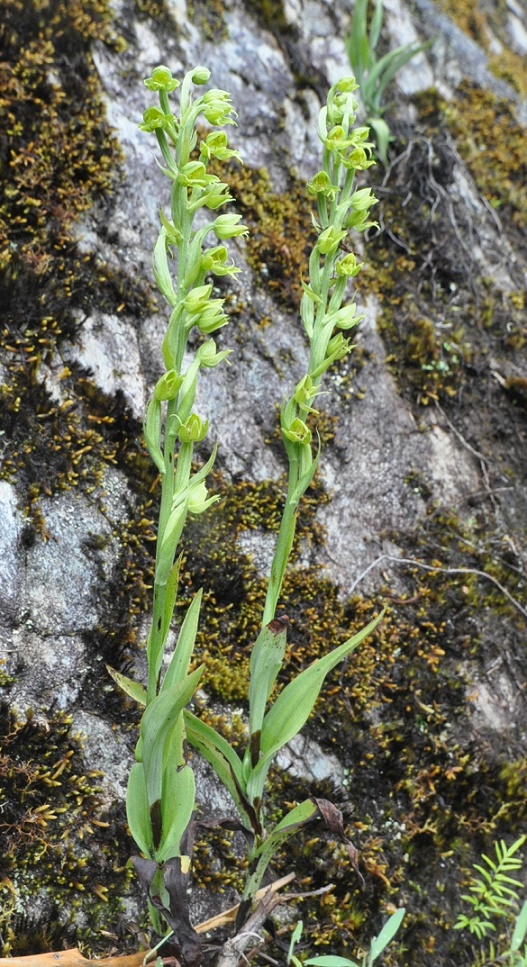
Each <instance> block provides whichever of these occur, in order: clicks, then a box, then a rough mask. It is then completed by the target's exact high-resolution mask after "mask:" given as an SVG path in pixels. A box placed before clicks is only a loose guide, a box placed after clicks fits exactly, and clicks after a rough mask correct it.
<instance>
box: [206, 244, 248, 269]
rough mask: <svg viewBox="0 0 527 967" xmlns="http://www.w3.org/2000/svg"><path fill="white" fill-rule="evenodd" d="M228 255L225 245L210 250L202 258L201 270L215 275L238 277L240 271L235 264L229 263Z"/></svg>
mask: <svg viewBox="0 0 527 967" xmlns="http://www.w3.org/2000/svg"><path fill="white" fill-rule="evenodd" d="M228 254H229V253H228V252H227V249H226V248H225V245H216V246H215V247H214V248H208V249H207V250H206V251H205V252H204V253H203V255H202V256H201V262H200V268H201V270H202V271H203V272H212V273H213V274H214V275H236V273H237V272H239V271H240V270H239V269H238V268H236V266H235V264H234V262H227V258H228Z"/></svg>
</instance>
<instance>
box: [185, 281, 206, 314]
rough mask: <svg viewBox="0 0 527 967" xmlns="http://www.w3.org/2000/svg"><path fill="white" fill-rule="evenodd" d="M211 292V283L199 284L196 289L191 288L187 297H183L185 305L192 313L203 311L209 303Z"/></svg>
mask: <svg viewBox="0 0 527 967" xmlns="http://www.w3.org/2000/svg"><path fill="white" fill-rule="evenodd" d="M211 292H212V284H211V283H209V284H208V285H198V286H196V288H195V289H191V291H190V292H189V294H188V295H187V297H186V298H185V299H183V305H184V306H185V309H186V310H187V312H190V313H191V314H192V315H194V314H195V313H196V312H201V311H202V309H204V308H205V307H206V306H207V305H208V302H209V299H210V294H211Z"/></svg>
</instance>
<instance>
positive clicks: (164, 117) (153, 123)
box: [139, 107, 175, 132]
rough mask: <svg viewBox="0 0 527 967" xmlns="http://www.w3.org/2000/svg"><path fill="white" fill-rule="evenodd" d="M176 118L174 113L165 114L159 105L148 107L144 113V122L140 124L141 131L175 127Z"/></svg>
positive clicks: (166, 129)
mask: <svg viewBox="0 0 527 967" xmlns="http://www.w3.org/2000/svg"><path fill="white" fill-rule="evenodd" d="M174 122H175V118H174V115H173V114H164V113H163V111H160V110H159V108H157V107H148V108H147V109H146V111H145V112H144V114H143V122H142V124H140V125H139V129H140V130H141V131H148V132H152V131H156V130H158V129H161V130H162V131H169V130H171V129H172V128H173V126H174Z"/></svg>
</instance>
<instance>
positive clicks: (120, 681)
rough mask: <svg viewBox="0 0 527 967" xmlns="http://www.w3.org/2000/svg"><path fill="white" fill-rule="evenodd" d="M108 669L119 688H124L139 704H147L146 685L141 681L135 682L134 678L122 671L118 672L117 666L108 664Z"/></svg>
mask: <svg viewBox="0 0 527 967" xmlns="http://www.w3.org/2000/svg"><path fill="white" fill-rule="evenodd" d="M106 669H107V671H108V674H109V675H111V676H112V678H113V680H114V682H115V683H116V684H117V685H118V686H119V688H122V690H123V692H126V694H127V695H129V696H130V698H133V699H134V701H135V702H137V704H138V705H146V688H145V687H144V685H141V683H140V682H134V680H133V678H127V676H126V675H121V673H120V672H116V671H115V668H111V667H110V665H107V666H106Z"/></svg>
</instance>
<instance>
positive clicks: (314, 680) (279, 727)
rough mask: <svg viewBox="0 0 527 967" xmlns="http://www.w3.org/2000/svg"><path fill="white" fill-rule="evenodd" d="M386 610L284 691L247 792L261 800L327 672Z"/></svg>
mask: <svg viewBox="0 0 527 967" xmlns="http://www.w3.org/2000/svg"><path fill="white" fill-rule="evenodd" d="M383 614H384V611H383V612H381V614H380V615H378V616H377V617H376V618H374V619H373V621H370V623H369V624H368V625H366V627H365V628H363V629H362V631H359V632H358V634H356V635H354V636H353V637H352V638H349V639H348V641H345V642H344V644H342V645H340V646H339V647H338V648H335V649H334V650H333V651H331V652H330V653H329V655H325V656H324V657H323V658H319V659H318V660H317V661H314V662H313V663H312V664H311V665H309V667H308V668H306V669H305V670H304V671H303V672H301V673H300V675H297V676H296V678H293V680H292V681H291V682H289V684H288V685H286V686H285V688H284V689H283V690H282V691H281V692H280V694H279V696H278V698H277V699H276V702H275V703H274V704H273V706H272V707H271V708H270V709H269V711H268V713H267V715H266V716H265V718H264V720H263V725H262V735H261V741H260V749H261V753H262V758H261V759H260V762H259V763H258V765H257V766H256V767H255V768H254V769H253V772H252V775H251V776H250V778H249V781H248V782H247V793H248V796H249V798H250V800H251V801H261V798H262V793H263V787H264V783H265V779H266V777H267V773H268V771H269V767H270V765H271V762H272V760H273V758H274V756H275V755H276V753H277V752H278V751H279V750H280V749H281V748H282V747H283V746H284V745H286V743H287V742H290V740H291V739H292V738H294V736H295V735H297V734H298V733H299V732H300V730H301V729H302V728H303V727H304V725H305V723H306V722H307V720H308V718H309V716H310V715H311V712H312V710H313V707H314V705H315V702H316V700H317V698H318V696H319V693H320V689H321V688H322V685H323V683H324V679H325V677H326V675H328V674H329V672H330V671H332V669H333V668H335V666H336V665H338V664H339V662H341V661H343V659H344V658H347V656H348V655H350V654H351V652H352V651H354V650H355V648H357V647H358V646H359V645H360V643H361V641H364V639H365V638H366V637H367V636H368V635H369V634H370V633H371V632H372V631H373V630H374V628H376V627H377V625H378V624H379V621H380V620H381V618H382V616H383Z"/></svg>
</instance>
